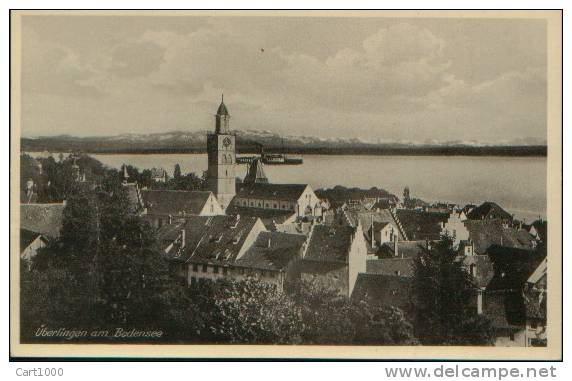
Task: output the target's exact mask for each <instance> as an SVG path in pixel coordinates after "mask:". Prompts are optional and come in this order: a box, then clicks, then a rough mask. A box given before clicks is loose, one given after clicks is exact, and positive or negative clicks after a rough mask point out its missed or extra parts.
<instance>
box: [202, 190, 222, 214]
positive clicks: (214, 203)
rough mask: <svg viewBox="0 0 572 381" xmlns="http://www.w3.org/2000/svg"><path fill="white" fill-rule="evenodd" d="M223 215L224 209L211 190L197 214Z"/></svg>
mask: <svg viewBox="0 0 572 381" xmlns="http://www.w3.org/2000/svg"><path fill="white" fill-rule="evenodd" d="M222 215H224V210H223V208H222V206H221V205H220V203H219V202H218V200H217V198H216V196H215V195H214V194H213V193H212V192H211V193H210V195H209V198H208V199H207V201H206V202H205V205H204V206H203V208H202V209H201V212H200V213H199V216H222Z"/></svg>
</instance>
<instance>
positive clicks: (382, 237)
mask: <svg viewBox="0 0 572 381" xmlns="http://www.w3.org/2000/svg"><path fill="white" fill-rule="evenodd" d="M373 236H374V238H375V243H376V244H377V246H381V245H383V244H384V243H389V242H395V241H397V239H398V237H399V232H398V230H397V227H396V226H395V225H393V224H387V225H385V226H384V227H383V228H381V229H380V230H379V231H376V232H374V234H373Z"/></svg>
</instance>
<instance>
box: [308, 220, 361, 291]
mask: <svg viewBox="0 0 572 381" xmlns="http://www.w3.org/2000/svg"><path fill="white" fill-rule="evenodd" d="M366 255H367V248H366V243H365V238H364V236H363V231H362V229H361V225H359V224H358V226H357V227H356V228H352V227H350V226H343V225H314V226H313V228H312V231H311V232H310V234H309V237H308V243H307V248H306V251H305V253H304V257H303V259H302V263H301V279H302V281H304V282H308V283H313V284H317V285H319V286H321V287H324V288H328V289H333V290H337V291H338V292H339V294H340V295H344V296H347V297H350V296H351V294H352V291H353V288H354V286H355V283H356V280H357V277H358V274H359V273H364V272H365V271H366Z"/></svg>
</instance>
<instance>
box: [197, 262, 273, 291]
mask: <svg viewBox="0 0 572 381" xmlns="http://www.w3.org/2000/svg"><path fill="white" fill-rule="evenodd" d="M249 278H251V279H256V280H258V281H260V282H264V283H268V284H272V285H274V286H276V287H277V288H278V289H279V290H280V291H282V290H283V289H284V273H282V272H280V271H273V270H261V269H253V268H242V267H224V266H222V265H212V264H200V263H196V264H195V263H189V264H188V266H187V284H188V285H191V284H193V283H194V282H198V281H199V280H209V281H216V280H220V279H229V280H234V281H243V280H246V279H249Z"/></svg>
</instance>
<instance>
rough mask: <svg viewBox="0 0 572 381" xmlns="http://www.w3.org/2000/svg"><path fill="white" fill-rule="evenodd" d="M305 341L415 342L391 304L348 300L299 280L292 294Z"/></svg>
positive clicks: (384, 343)
mask: <svg viewBox="0 0 572 381" xmlns="http://www.w3.org/2000/svg"><path fill="white" fill-rule="evenodd" d="M294 297H295V299H296V305H297V306H299V308H300V310H301V316H302V321H303V323H304V330H303V332H302V341H303V342H304V343H307V344H346V345H347V344H376V345H391V344H401V345H410V344H415V343H416V340H415V338H414V336H413V326H412V324H411V323H410V322H409V321H408V319H407V317H406V315H405V313H404V312H403V311H401V310H399V309H398V308H394V307H381V306H375V305H370V304H368V303H366V302H364V301H360V302H352V301H351V300H349V299H348V298H347V297H344V296H341V295H339V294H338V293H337V292H336V291H335V290H331V289H328V288H324V287H321V286H320V285H318V284H315V283H313V282H303V283H302V285H301V287H300V288H299V290H298V291H297V292H296V294H295V296H294Z"/></svg>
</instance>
